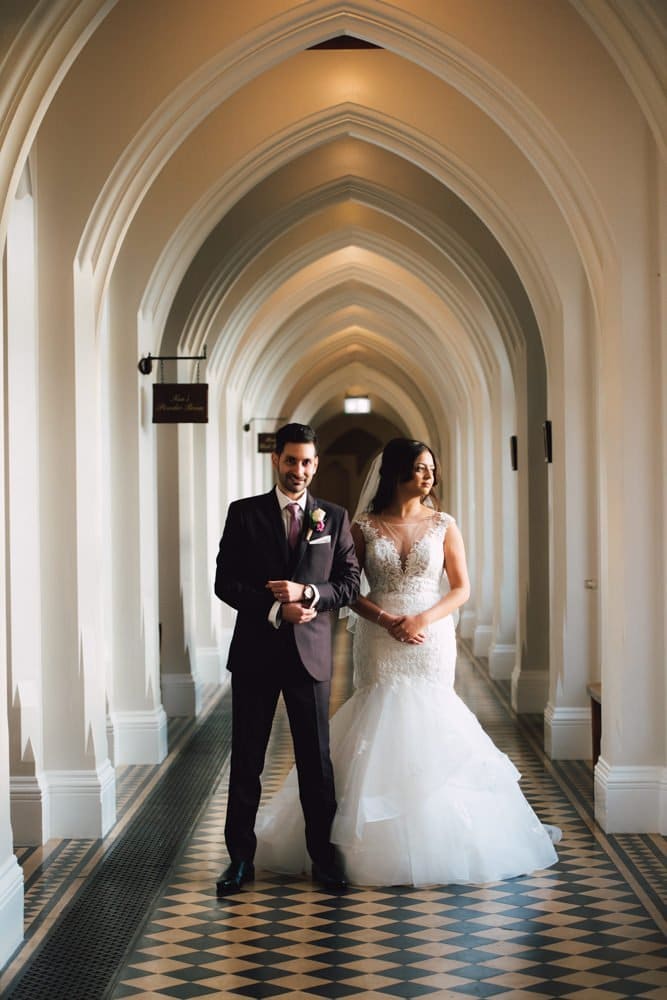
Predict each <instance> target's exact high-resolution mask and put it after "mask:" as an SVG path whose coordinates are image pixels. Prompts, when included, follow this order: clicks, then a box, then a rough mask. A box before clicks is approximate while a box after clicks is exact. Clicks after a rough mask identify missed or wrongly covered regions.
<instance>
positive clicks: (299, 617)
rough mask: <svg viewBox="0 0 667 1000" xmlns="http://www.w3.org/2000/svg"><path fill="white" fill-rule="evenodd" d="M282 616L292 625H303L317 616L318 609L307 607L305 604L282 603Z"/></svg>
mask: <svg viewBox="0 0 667 1000" xmlns="http://www.w3.org/2000/svg"><path fill="white" fill-rule="evenodd" d="M280 616H281V618H282V620H283V621H284V622H289V623H290V625H303V624H304V622H312V620H313V618H315V617H316V616H317V611H316V610H315V608H306V607H304V605H303V604H281V606H280Z"/></svg>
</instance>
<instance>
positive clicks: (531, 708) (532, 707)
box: [512, 667, 549, 715]
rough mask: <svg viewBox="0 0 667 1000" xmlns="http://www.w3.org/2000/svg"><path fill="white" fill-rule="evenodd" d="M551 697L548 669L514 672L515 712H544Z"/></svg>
mask: <svg viewBox="0 0 667 1000" xmlns="http://www.w3.org/2000/svg"><path fill="white" fill-rule="evenodd" d="M548 697H549V671H548V670H519V669H518V668H517V667H515V668H514V670H513V672H512V708H513V709H514V711H515V712H519V714H521V713H522V712H526V713H529V712H531V713H534V712H537V713H538V714H540V715H541V714H542V712H543V711H544V708H545V705H546V703H547V698H548Z"/></svg>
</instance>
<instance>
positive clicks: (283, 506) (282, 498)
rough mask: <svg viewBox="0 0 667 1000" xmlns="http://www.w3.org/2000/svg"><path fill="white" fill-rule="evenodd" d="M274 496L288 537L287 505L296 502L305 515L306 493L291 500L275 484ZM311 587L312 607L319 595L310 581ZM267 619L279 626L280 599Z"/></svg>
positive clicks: (290, 520) (288, 517)
mask: <svg viewBox="0 0 667 1000" xmlns="http://www.w3.org/2000/svg"><path fill="white" fill-rule="evenodd" d="M276 497H277V498H278V503H279V504H280V511H281V513H282V516H283V525H284V527H285V537H286V538H289V529H290V524H291V523H292V514H291V512H290V511H289V509H288V507H289V505H290V504H291V503H298V505H299V507H300V508H301V512H302V518H303V517H305V516H306V497H307V493H306V491H305V490H304V492H303V493H302V494H301V496H300V497H299V498H298V499H297V500H293V499H292V497H288V496H287V495H286V494H285V493H283V491H282V490H281V489H280V487H279V486H276ZM302 523H303V522H302ZM311 587H312V588H313V590H314V591H315V597H314V598H313V600H312V602H311V605H310V606H311V608H314V607H315V605H316V604H317V602H318V601H319V599H320V595H319V591H318V589H317V587H316V586H314V584H312V583H311ZM269 621H270V622H271V624H272V625H273V627H274V628H280V621H281V615H280V601H274V602H273V604H272V605H271V609H270V611H269Z"/></svg>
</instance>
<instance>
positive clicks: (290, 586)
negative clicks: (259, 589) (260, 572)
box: [266, 580, 304, 604]
mask: <svg viewBox="0 0 667 1000" xmlns="http://www.w3.org/2000/svg"><path fill="white" fill-rule="evenodd" d="M266 586H267V588H268V589H269V590H270V591H271V593H272V594H273V599H274V601H280V603H281V604H296V603H297V602H298V601H300V600H302V598H303V586H304V585H303V584H302V583H295V581H294V580H269V582H268V583H267V585H266Z"/></svg>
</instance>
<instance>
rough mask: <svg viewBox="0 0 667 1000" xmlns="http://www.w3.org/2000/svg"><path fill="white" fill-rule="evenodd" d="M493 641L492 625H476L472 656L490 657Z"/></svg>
mask: <svg viewBox="0 0 667 1000" xmlns="http://www.w3.org/2000/svg"><path fill="white" fill-rule="evenodd" d="M492 641H493V627H492V626H491V625H476V626H475V632H474V635H473V640H472V655H473V656H488V655H489V647H490V646H491V643H492Z"/></svg>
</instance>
